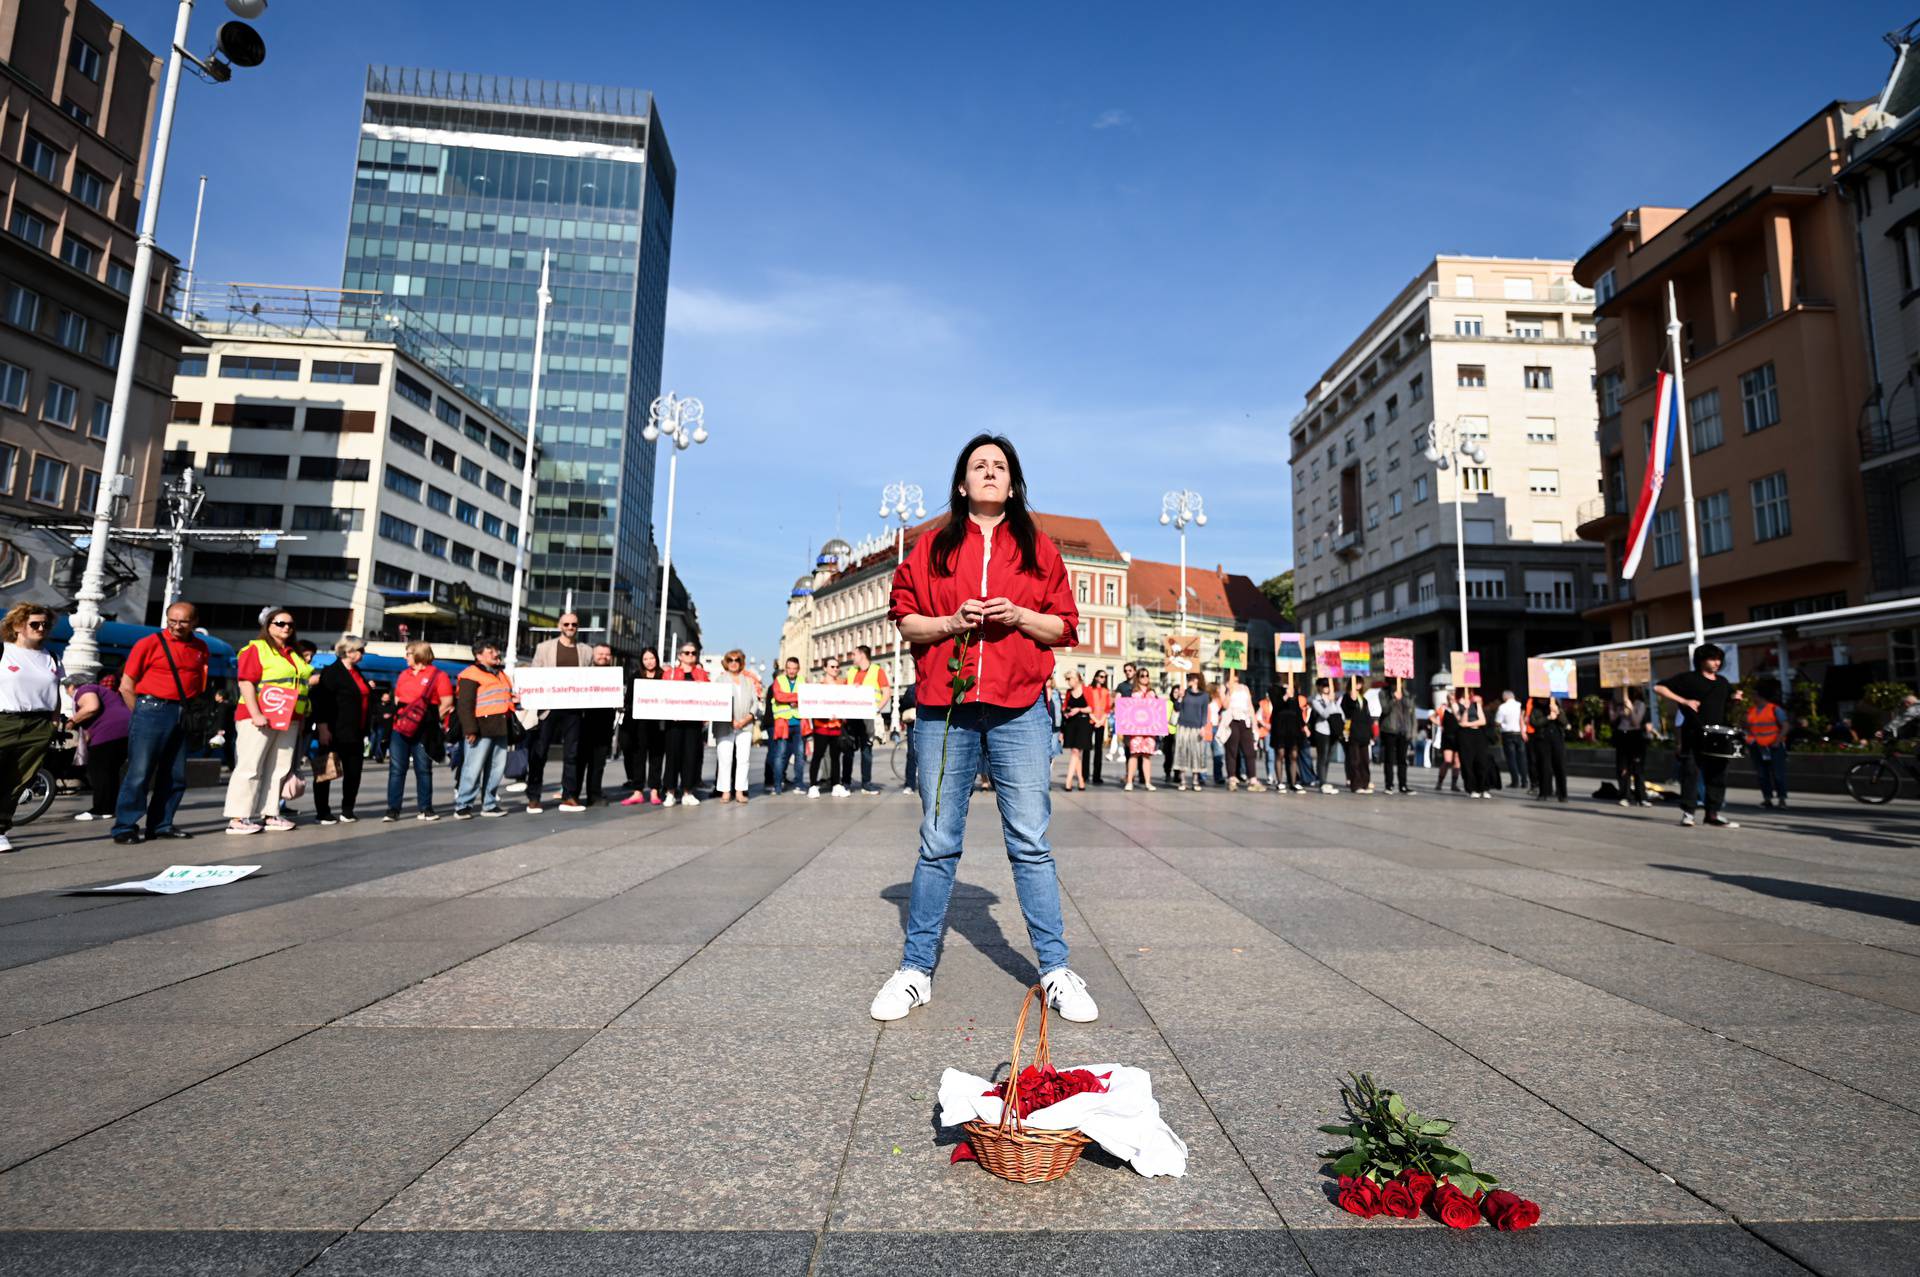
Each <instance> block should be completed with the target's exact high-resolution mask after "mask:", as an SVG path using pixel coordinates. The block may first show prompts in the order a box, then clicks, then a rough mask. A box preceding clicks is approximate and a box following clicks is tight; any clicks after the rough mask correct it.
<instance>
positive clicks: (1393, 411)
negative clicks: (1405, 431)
mask: <svg viewBox="0 0 1920 1277" xmlns="http://www.w3.org/2000/svg"><path fill="white" fill-rule="evenodd" d="M1398 420H1400V396H1399V395H1388V396H1387V424H1388V425H1392V424H1393V423H1394V422H1396V421H1398Z"/></svg>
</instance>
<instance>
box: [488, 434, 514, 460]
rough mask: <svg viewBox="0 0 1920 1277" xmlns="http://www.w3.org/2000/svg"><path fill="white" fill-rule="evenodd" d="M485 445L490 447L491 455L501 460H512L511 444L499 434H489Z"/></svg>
mask: <svg viewBox="0 0 1920 1277" xmlns="http://www.w3.org/2000/svg"><path fill="white" fill-rule="evenodd" d="M487 447H489V448H491V449H492V450H493V455H494V456H496V457H498V458H500V459H501V460H502V461H511V460H513V444H512V443H511V442H509V441H508V440H506V439H502V438H501V437H500V436H499V435H489V436H488V438H487Z"/></svg>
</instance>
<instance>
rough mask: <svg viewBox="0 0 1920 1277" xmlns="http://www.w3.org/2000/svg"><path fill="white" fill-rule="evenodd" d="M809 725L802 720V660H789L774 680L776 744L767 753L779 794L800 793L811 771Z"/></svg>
mask: <svg viewBox="0 0 1920 1277" xmlns="http://www.w3.org/2000/svg"><path fill="white" fill-rule="evenodd" d="M806 732H807V725H806V720H804V719H802V718H801V717H800V658H799V657H797V656H789V657H788V658H787V660H786V668H785V669H784V670H782V671H781V672H780V673H778V674H775V675H774V676H773V743H772V744H771V745H769V746H768V747H767V752H768V753H769V754H771V755H772V756H773V786H772V792H773V793H775V794H780V793H784V792H786V791H787V790H789V789H798V788H799V787H800V782H801V781H802V780H803V779H805V778H806V771H807V744H806ZM788 763H792V765H793V777H792V779H788V777H787V765H788Z"/></svg>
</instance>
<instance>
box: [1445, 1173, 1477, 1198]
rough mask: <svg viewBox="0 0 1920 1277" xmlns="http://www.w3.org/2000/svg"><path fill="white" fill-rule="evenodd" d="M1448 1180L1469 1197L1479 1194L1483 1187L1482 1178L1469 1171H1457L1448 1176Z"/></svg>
mask: <svg viewBox="0 0 1920 1277" xmlns="http://www.w3.org/2000/svg"><path fill="white" fill-rule="evenodd" d="M1447 1179H1448V1180H1449V1181H1451V1182H1452V1184H1453V1186H1454V1187H1455V1188H1457V1189H1459V1190H1460V1191H1461V1192H1463V1193H1465V1194H1466V1195H1467V1196H1469V1197H1471V1196H1473V1195H1474V1194H1475V1193H1477V1192H1479V1191H1480V1189H1481V1187H1482V1185H1481V1182H1480V1177H1479V1176H1478V1175H1475V1174H1472V1173H1471V1172H1469V1171H1456V1172H1454V1173H1453V1174H1451V1175H1449V1176H1447Z"/></svg>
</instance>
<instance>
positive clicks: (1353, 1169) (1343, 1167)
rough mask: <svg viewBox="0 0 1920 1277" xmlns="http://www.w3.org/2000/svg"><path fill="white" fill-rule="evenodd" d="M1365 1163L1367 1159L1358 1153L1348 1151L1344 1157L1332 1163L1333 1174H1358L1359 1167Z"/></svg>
mask: <svg viewBox="0 0 1920 1277" xmlns="http://www.w3.org/2000/svg"><path fill="white" fill-rule="evenodd" d="M1366 1164H1367V1159H1366V1158H1365V1157H1363V1156H1361V1155H1360V1154H1359V1153H1348V1154H1347V1155H1346V1156H1345V1157H1343V1158H1341V1159H1340V1160H1339V1161H1337V1162H1335V1163H1334V1164H1333V1173H1334V1174H1335V1175H1358V1174H1359V1173H1360V1168H1361V1167H1363V1166H1365V1165H1366Z"/></svg>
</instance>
